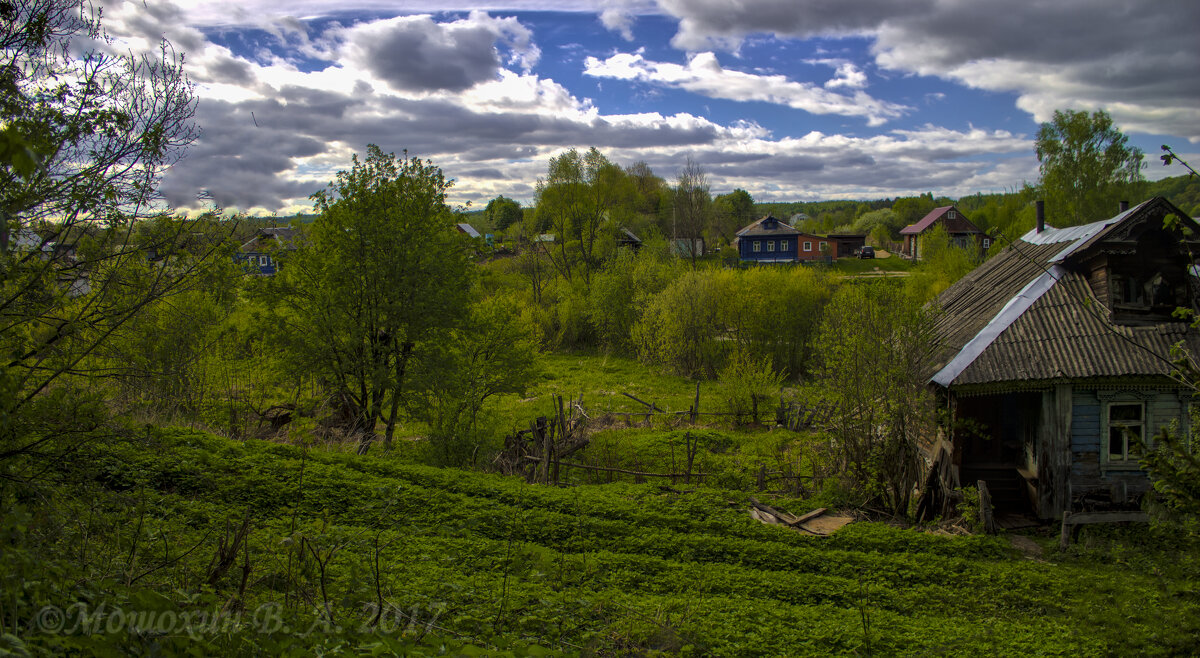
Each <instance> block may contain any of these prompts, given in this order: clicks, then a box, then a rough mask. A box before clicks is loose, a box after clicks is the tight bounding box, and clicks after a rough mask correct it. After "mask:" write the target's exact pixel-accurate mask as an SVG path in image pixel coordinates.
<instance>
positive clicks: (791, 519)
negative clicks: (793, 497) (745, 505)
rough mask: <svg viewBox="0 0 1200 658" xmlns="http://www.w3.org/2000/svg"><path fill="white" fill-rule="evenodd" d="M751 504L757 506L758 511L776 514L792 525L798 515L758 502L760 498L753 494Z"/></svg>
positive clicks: (778, 517) (775, 515)
mask: <svg viewBox="0 0 1200 658" xmlns="http://www.w3.org/2000/svg"><path fill="white" fill-rule="evenodd" d="M750 504H751V505H753V506H754V507H755V508H757V509H758V511H760V512H766V513H767V514H770V515H771V516H774V517H775V518H777V519H779V520H780V521H783V522H784V523H786V524H788V525H792V524H793V523H795V521H796V517H794V516H792V515H791V514H788V513H787V512H781V511H779V510H777V509H775V508H774V507H771V506H770V505H764V504H762V503H760V502H758V500H757V499H755V498H754V497H753V496H751V497H750Z"/></svg>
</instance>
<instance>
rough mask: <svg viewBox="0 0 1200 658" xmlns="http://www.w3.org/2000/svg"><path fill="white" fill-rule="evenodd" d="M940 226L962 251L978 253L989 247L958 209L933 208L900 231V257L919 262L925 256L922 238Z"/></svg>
mask: <svg viewBox="0 0 1200 658" xmlns="http://www.w3.org/2000/svg"><path fill="white" fill-rule="evenodd" d="M935 226H941V227H942V228H944V229H945V230H946V233H947V234H949V236H950V242H951V244H953V245H954V246H956V247H961V248H963V249H969V248H974V249H976V250H978V251H979V252H980V253H983V252H986V251H987V249H988V248H989V247H991V246H992V245H991V240H990V239H989V238H988V237H987V236H986V235H985V234H984V232H983V231H981V230H979V228H978V227H977V226H975V225H974V224H972V223H971V222H970V220H968V219H967V218H966V216H965V215H963V214H962V212H960V211H959V209H958V208H956V207H954V206H942V207H941V208H934V209H933V210H930V211H929V214H927V215H925V217H923V218H922V219H921V221H919V222H917V223H916V224H910V225H908V226H905V227H904V228H902V229H900V255H901V256H902V257H904V258H908V259H911V260H921V258H922V257H923V256H924V255H925V249H924V245H923V244H922V242H923V240H922V238H923V237H924V236H926V235H928V233H929V232H930V231H931V230H933V228H934V227H935Z"/></svg>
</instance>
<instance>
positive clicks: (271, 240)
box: [241, 226, 299, 253]
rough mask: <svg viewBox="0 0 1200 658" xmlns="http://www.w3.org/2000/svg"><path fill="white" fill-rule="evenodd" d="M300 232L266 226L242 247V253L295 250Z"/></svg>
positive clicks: (290, 228)
mask: <svg viewBox="0 0 1200 658" xmlns="http://www.w3.org/2000/svg"><path fill="white" fill-rule="evenodd" d="M298 235H299V231H297V230H296V229H294V228H292V227H290V226H266V227H263V228H260V229H258V234H257V235H255V236H254V237H253V238H251V239H249V240H247V241H246V242H245V244H243V245H242V247H241V251H243V252H251V253H256V252H260V251H265V250H269V249H294V248H295V247H296V244H295V242H296V237H297V236H298Z"/></svg>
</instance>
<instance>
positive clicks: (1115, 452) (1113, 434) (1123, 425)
mask: <svg viewBox="0 0 1200 658" xmlns="http://www.w3.org/2000/svg"><path fill="white" fill-rule="evenodd" d="M1145 436H1146V404H1145V403H1144V402H1110V403H1108V436H1107V437H1106V438H1107V443H1106V444H1105V448H1104V449H1105V452H1106V456H1107V460H1106V461H1107V462H1108V463H1109V464H1111V465H1114V466H1123V465H1130V466H1136V465H1137V463H1138V444H1139V443H1140V442H1141V441H1142V440H1143V439H1144V438H1145Z"/></svg>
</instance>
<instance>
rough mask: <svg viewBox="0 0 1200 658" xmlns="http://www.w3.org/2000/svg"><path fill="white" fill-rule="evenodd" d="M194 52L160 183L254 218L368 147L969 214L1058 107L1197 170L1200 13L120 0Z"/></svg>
mask: <svg viewBox="0 0 1200 658" xmlns="http://www.w3.org/2000/svg"><path fill="white" fill-rule="evenodd" d="M104 5H105V10H104V17H105V24H106V27H107V29H108V31H109V32H110V33H111V34H112V35H113V36H115V37H117V38H118V39H120V42H121V43H122V44H127V45H128V46H129V47H131V48H134V49H137V48H139V47H145V45H146V44H149V43H151V42H152V41H154V40H156V39H159V38H161V37H166V38H167V39H169V40H170V41H171V42H172V44H173V45H174V47H175V48H176V49H177V50H179V51H182V52H184V53H186V57H187V67H188V72H189V75H190V77H191V79H192V80H193V81H194V82H195V83H196V85H197V95H198V97H199V99H200V102H199V106H198V109H197V115H196V119H197V122H198V123H199V124H200V126H201V128H202V130H203V136H202V137H201V138H200V140H199V141H198V142H197V143H196V144H195V145H193V147H192V148H191V149H190V151H189V152H188V155H187V157H186V159H185V160H183V161H182V162H181V163H179V164H177V165H176V166H175V167H174V168H173V170H172V171H170V172H169V173H168V175H167V177H166V178H165V180H164V187H163V190H164V193H165V194H166V196H167V198H168V200H169V201H170V202H171V203H172V204H173V205H174V206H176V207H179V208H187V207H196V206H197V202H196V197H197V195H198V194H199V193H201V192H204V193H207V194H208V195H210V196H211V198H212V199H213V200H215V201H216V202H217V203H219V204H220V205H221V206H223V207H226V208H237V209H241V210H245V211H249V212H254V213H266V212H276V211H278V212H282V213H287V212H294V211H296V210H303V209H309V208H311V202H309V201H308V196H309V195H310V194H311V193H313V192H314V191H315V190H317V189H319V188H321V187H323V186H324V185H325V184H326V183H327V182H328V181H329V180H330V179H331V178H332V176H333V173H334V172H336V171H337V170H338V169H344V168H347V167H348V166H349V163H350V156H351V154H353V153H362V152H363V151H364V150H365V147H366V145H367V144H369V143H375V144H378V145H379V146H380V147H382V148H383V149H384V150H385V151H394V152H397V153H399V152H401V151H403V150H405V149H407V150H408V152H409V153H410V154H414V155H419V156H421V157H423V158H429V159H431V160H433V161H434V162H435V163H436V164H438V165H439V166H441V167H442V169H443V170H444V171H445V172H446V174H447V175H448V176H450V177H453V178H454V179H456V181H457V183H456V185H455V187H454V188H453V190H452V194H451V196H452V200H453V201H454V202H455V203H456V204H462V203H465V202H467V201H470V202H471V203H472V205H474V206H476V207H478V206H481V205H483V204H486V203H487V201H488V200H489V199H491V198H493V197H495V196H497V195H499V194H503V195H506V196H509V197H511V198H515V199H518V200H521V201H523V202H524V201H529V200H531V199H532V198H533V195H534V191H535V186H536V183H537V178H538V176H539V175H543V174H544V172H545V170H546V165H547V161H548V160H549V158H550V157H552V156H554V155H556V154H558V153H560V152H561V151H562V150H564V149H567V148H572V147H576V148H580V149H586V148H588V147H590V146H596V147H598V148H599V149H600V150H601V151H603V152H604V154H605V155H607V156H608V157H609V158H610V159H611V160H613V161H615V162H617V163H619V164H622V165H629V164H632V163H634V162H636V161H638V160H644V161H646V162H647V163H649V164H650V166H651V167H652V168H653V169H654V171H655V172H656V173H657V174H659V175H660V176H663V177H664V178H666V179H668V180H672V179H674V177H675V176H676V174H677V173H678V170H679V169H680V168H681V167H682V165H683V163H684V161H685V159H686V158H687V157H688V156H691V157H692V158H694V159H695V160H696V161H697V162H699V163H700V164H701V165H702V166H703V167H704V169H705V170H706V172H707V173H708V175H709V177H710V180H711V183H712V189H713V192H714V194H719V193H723V192H728V191H730V190H732V189H734V188H735V187H741V188H743V189H746V190H747V191H749V192H750V193H751V195H752V196H753V197H754V198H755V200H757V201H784V200H817V199H830V198H881V197H894V196H897V195H906V194H914V193H920V192H926V191H932V192H933V193H934V194H935V195H947V196H952V197H958V196H962V195H966V194H972V193H974V192H979V191H983V192H989V191H1002V190H1004V189H1006V188H1012V187H1015V186H1020V185H1021V184H1022V182H1023V181H1031V182H1032V181H1034V180H1036V178H1037V160H1036V158H1035V156H1034V150H1033V138H1034V136H1035V134H1036V132H1037V127H1038V124H1039V123H1040V122H1042V121H1046V120H1048V119H1049V118H1050V117H1051V115H1052V113H1053V111H1054V110H1055V109H1064V108H1074V109H1086V110H1093V109H1100V108H1102V109H1105V110H1107V111H1108V112H1109V113H1110V114H1112V116H1113V117H1114V119H1115V121H1116V123H1117V125H1118V126H1119V127H1120V128H1121V129H1122V130H1124V131H1125V132H1126V133H1127V134H1129V135H1130V137H1131V140H1132V141H1133V142H1134V143H1135V144H1136V145H1138V146H1140V147H1141V148H1142V149H1143V150H1145V151H1146V154H1147V162H1148V165H1147V169H1146V175H1147V177H1149V178H1151V179H1155V178H1160V177H1163V176H1166V175H1178V174H1180V173H1183V172H1182V170H1181V169H1180V168H1179V167H1177V166H1176V167H1172V168H1164V167H1162V165H1161V163H1160V162H1159V161H1158V154H1159V145H1160V144H1164V143H1166V144H1170V145H1172V146H1173V147H1174V148H1175V149H1176V151H1178V152H1180V153H1182V154H1185V155H1186V157H1189V158H1190V159H1191V160H1192V161H1193V162H1194V163H1196V164H1200V155H1197V154H1198V153H1200V39H1197V38H1196V35H1195V28H1196V27H1197V26H1200V2H1197V0H1153V1H1147V0H1054V1H1052V2H1051V1H1046V0H1006V1H1005V2H1000V3H998V2H995V1H983V0H906V1H905V2H897V1H895V0H608V1H604V0H559V1H558V2H554V3H549V2H546V1H544V0H493V1H492V2H460V1H458V0H443V1H441V2H438V1H436V0H431V1H426V2H415V1H411V0H289V1H287V2H281V1H280V0H270V1H267V0H238V1H232V0H226V1H222V0H146V1H145V2H144V3H143V1H142V0H136V1H133V2H125V1H124V0H105V1H104Z"/></svg>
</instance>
